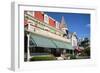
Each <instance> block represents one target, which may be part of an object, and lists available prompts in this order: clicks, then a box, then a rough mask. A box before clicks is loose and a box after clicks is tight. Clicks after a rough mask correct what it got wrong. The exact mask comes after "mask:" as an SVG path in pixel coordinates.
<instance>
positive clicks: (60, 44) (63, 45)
mask: <svg viewBox="0 0 100 73" xmlns="http://www.w3.org/2000/svg"><path fill="white" fill-rule="evenodd" d="M52 41H53V42H54V43H55V44H56V46H57V48H64V49H69V50H74V49H73V47H72V45H71V43H67V42H62V41H58V40H52Z"/></svg>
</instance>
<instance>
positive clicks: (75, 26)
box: [45, 12, 90, 38]
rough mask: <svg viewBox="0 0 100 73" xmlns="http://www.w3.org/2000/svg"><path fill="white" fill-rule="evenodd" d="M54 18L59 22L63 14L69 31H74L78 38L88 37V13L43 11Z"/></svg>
mask: <svg viewBox="0 0 100 73" xmlns="http://www.w3.org/2000/svg"><path fill="white" fill-rule="evenodd" d="M45 13H46V14H47V15H49V16H51V17H52V18H54V19H55V20H57V21H59V22H61V18H62V16H64V19H65V23H66V24H67V26H68V29H69V31H70V32H76V33H77V36H78V38H84V37H88V38H90V14H81V13H58V12H45Z"/></svg>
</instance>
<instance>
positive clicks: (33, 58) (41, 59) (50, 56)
mask: <svg viewBox="0 0 100 73" xmlns="http://www.w3.org/2000/svg"><path fill="white" fill-rule="evenodd" d="M45 60H46V61H47V60H56V57H54V56H53V55H42V56H34V57H32V58H31V59H30V61H45Z"/></svg>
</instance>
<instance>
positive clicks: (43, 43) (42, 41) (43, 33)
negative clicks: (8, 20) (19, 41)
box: [24, 11, 77, 61]
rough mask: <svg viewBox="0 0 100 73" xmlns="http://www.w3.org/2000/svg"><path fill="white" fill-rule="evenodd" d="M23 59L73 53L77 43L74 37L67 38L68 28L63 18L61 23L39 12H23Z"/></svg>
mask: <svg viewBox="0 0 100 73" xmlns="http://www.w3.org/2000/svg"><path fill="white" fill-rule="evenodd" d="M24 27H25V29H24V32H25V35H24V37H25V39H24V42H25V43H24V44H25V48H24V49H25V58H26V59H27V61H29V59H30V58H31V56H36V55H44V54H45V55H46V54H53V55H54V56H61V54H62V53H63V52H66V53H67V52H68V51H74V48H73V42H74V46H76V44H77V41H76V40H75V37H74V35H72V38H70V39H69V38H68V32H69V31H68V27H65V21H64V17H62V20H61V23H60V22H58V21H56V20H55V19H53V18H52V17H50V16H48V15H47V14H45V13H44V12H41V11H25V12H24Z"/></svg>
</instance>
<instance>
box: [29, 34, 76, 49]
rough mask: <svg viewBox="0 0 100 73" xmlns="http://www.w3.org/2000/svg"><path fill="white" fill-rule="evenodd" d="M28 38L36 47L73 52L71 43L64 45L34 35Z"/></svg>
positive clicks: (60, 42)
mask: <svg viewBox="0 0 100 73" xmlns="http://www.w3.org/2000/svg"><path fill="white" fill-rule="evenodd" d="M30 37H31V39H32V41H33V43H35V44H36V47H46V48H57V49H60V48H63V49H70V50H74V49H73V47H72V45H71V43H66V42H63V41H59V40H54V39H51V38H47V37H44V36H40V35H35V34H34V35H33V34H30Z"/></svg>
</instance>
